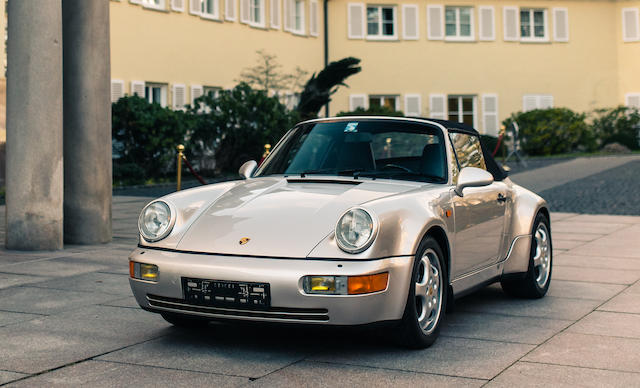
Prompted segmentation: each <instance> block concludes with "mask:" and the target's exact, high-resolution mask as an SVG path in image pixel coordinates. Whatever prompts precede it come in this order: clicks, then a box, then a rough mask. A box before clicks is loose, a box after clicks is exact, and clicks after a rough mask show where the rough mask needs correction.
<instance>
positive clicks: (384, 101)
mask: <svg viewBox="0 0 640 388" xmlns="http://www.w3.org/2000/svg"><path fill="white" fill-rule="evenodd" d="M398 99H399V96H369V108H373V107H377V108H380V107H385V108H389V109H391V110H394V111H395V110H397V107H398Z"/></svg>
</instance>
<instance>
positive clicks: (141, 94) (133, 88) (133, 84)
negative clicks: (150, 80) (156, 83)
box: [130, 81, 145, 98]
mask: <svg viewBox="0 0 640 388" xmlns="http://www.w3.org/2000/svg"><path fill="white" fill-rule="evenodd" d="M144 87H145V82H144V81H131V94H130V95H131V96H134V95H136V94H137V95H138V97H140V98H145V95H144ZM136 89H138V90H136Z"/></svg>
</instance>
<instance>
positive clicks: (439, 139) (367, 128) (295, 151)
mask: <svg viewBox="0 0 640 388" xmlns="http://www.w3.org/2000/svg"><path fill="white" fill-rule="evenodd" d="M443 139H444V138H443V135H442V131H440V130H439V129H438V128H436V127H430V126H427V125H425V124H420V123H416V122H410V121H393V120H366V119H365V120H353V121H335V122H318V123H308V124H304V125H301V126H298V127H296V128H294V129H293V130H292V131H291V132H289V133H288V134H287V135H286V137H285V138H284V140H283V141H282V142H281V143H280V144H279V145H278V147H276V149H275V150H274V151H273V153H272V154H271V155H270V156H269V158H268V159H267V160H265V162H264V164H263V165H262V166H261V167H260V169H259V170H258V172H257V174H256V176H267V175H286V176H290V175H300V176H306V175H340V176H354V177H359V176H362V177H372V178H390V179H402V180H414V181H423V182H438V183H443V182H446V179H447V172H446V171H447V169H446V159H445V148H444V140H443Z"/></svg>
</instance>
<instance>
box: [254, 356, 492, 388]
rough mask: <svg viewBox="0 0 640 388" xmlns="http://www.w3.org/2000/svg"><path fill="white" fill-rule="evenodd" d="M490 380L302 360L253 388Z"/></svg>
mask: <svg viewBox="0 0 640 388" xmlns="http://www.w3.org/2000/svg"><path fill="white" fill-rule="evenodd" d="M484 383H486V380H478V379H467V378H460V377H449V376H441V375H434V374H428V373H415V372H404V371H395V370H388V369H377V368H366V367H357V366H351V365H337V364H326V363H320V362H309V361H302V362H298V363H295V364H293V365H291V366H288V367H286V368H284V369H281V370H279V371H277V372H274V373H272V374H270V375H268V376H265V377H263V378H260V379H258V380H255V381H252V382H251V384H249V387H318V388H324V387H332V386H342V387H408V388H409V387H410V388H413V387H427V386H436V387H480V386H482V384H484Z"/></svg>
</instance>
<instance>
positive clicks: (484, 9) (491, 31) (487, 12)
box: [478, 6, 496, 41]
mask: <svg viewBox="0 0 640 388" xmlns="http://www.w3.org/2000/svg"><path fill="white" fill-rule="evenodd" d="M494 15H495V11H494V8H493V7H492V6H481V7H479V8H478V18H479V19H480V31H479V33H480V40H485V41H489V40H496V27H495V25H496V24H495V23H496V22H495V16H494Z"/></svg>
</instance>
